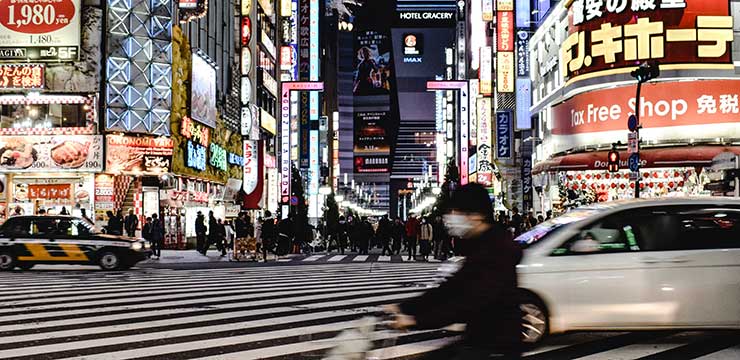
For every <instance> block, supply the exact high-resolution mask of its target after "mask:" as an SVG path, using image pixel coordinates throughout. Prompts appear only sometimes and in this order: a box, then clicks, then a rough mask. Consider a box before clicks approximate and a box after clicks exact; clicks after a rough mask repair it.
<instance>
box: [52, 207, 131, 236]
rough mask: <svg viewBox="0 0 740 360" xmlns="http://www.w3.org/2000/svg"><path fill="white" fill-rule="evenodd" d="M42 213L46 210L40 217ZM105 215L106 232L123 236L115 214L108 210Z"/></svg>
mask: <svg viewBox="0 0 740 360" xmlns="http://www.w3.org/2000/svg"><path fill="white" fill-rule="evenodd" d="M42 211H44V209H41V210H39V215H41V212H42ZM45 213H46V212H45V211H44V214H45ZM105 215H107V216H108V225H106V227H105V231H106V232H107V233H108V234H111V235H123V233H121V232H119V231H118V229H119V227H120V226H119V224H120V222H119V221H118V217H117V216H116V215H115V214H113V211H110V210H108V211H106V212H105Z"/></svg>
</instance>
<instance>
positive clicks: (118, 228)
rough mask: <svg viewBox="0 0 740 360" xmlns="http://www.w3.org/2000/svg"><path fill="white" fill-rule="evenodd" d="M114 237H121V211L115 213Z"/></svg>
mask: <svg viewBox="0 0 740 360" xmlns="http://www.w3.org/2000/svg"><path fill="white" fill-rule="evenodd" d="M115 224H116V229H115V231H116V235H123V210H121V209H118V211H116V222H115Z"/></svg>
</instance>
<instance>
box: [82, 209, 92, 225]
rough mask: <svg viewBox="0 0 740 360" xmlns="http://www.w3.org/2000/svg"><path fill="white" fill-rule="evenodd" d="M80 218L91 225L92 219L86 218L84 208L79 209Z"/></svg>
mask: <svg viewBox="0 0 740 360" xmlns="http://www.w3.org/2000/svg"><path fill="white" fill-rule="evenodd" d="M80 217H82V218H83V219H85V220H86V221H87V222H89V223H90V224H92V223H93V221H92V219H90V217H88V216H87V209H85V208H81V209H80Z"/></svg>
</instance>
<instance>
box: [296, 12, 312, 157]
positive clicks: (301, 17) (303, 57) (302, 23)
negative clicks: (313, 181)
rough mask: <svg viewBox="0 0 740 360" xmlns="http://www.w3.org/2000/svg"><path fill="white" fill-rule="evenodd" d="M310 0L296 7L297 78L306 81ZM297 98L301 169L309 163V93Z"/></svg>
mask: <svg viewBox="0 0 740 360" xmlns="http://www.w3.org/2000/svg"><path fill="white" fill-rule="evenodd" d="M311 1H312V0H300V3H299V4H300V6H299V8H298V27H299V31H298V49H299V50H298V51H299V55H298V59H299V60H298V80H300V81H308V80H309V76H310V69H311V61H310V47H311V11H310V9H311V3H310V2H311ZM298 97H299V98H300V100H299V110H298V114H299V118H300V131H299V135H298V136H299V138H300V140H299V145H298V149H299V152H300V155H299V159H300V160H299V165H300V167H301V168H302V169H307V168H308V163H309V157H310V156H309V144H308V136H309V131H310V129H311V125H310V124H309V113H310V111H311V110H310V105H309V93H307V92H302V93H300V94H299V95H298Z"/></svg>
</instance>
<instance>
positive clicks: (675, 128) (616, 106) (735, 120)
mask: <svg viewBox="0 0 740 360" xmlns="http://www.w3.org/2000/svg"><path fill="white" fill-rule="evenodd" d="M739 98H740V79H739V80H693V81H679V82H659V83H651V84H647V85H644V86H643V90H642V94H641V101H640V107H639V114H640V123H641V124H642V126H643V128H644V129H645V130H647V131H648V133H643V134H644V135H646V136H647V137H648V138H651V139H652V140H678V139H688V138H693V139H703V138H716V137H721V138H733V137H734V138H740V129H739V128H740V126H738V125H740V104H739V102H738V100H739ZM635 107H636V100H635V86H634V85H627V86H621V87H616V88H609V89H602V90H596V91H591V92H586V93H582V94H578V95H575V96H573V97H572V98H570V99H568V100H566V101H565V102H563V103H561V104H559V105H556V106H555V107H554V108H553V125H552V135H554V136H560V137H567V140H565V139H561V141H560V142H561V143H560V144H556V146H555V152H559V151H564V150H568V149H571V148H577V147H579V146H587V145H598V144H604V143H612V142H615V141H617V140H620V139H622V138H624V139H623V140H625V141H626V134H627V119H628V118H629V115H631V114H633V113H635V111H636V108H635ZM650 131H654V132H652V133H651V132H650ZM735 133H737V134H735ZM620 136H621V137H620Z"/></svg>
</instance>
